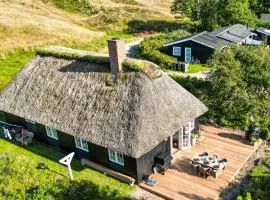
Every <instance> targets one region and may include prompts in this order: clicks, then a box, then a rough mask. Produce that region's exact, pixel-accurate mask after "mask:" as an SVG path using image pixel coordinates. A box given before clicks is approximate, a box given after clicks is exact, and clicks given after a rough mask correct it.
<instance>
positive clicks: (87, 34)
mask: <svg viewBox="0 0 270 200" xmlns="http://www.w3.org/2000/svg"><path fill="white" fill-rule="evenodd" d="M44 2H45V1H41V0H37V1H31V0H11V1H2V2H0V13H1V16H0V30H1V33H0V38H1V44H0V53H3V52H6V51H7V50H10V49H20V48H23V49H26V48H33V47H37V46H42V45H46V44H57V45H61V44H66V43H69V42H73V41H80V42H84V41H89V40H91V39H94V38H96V37H99V36H102V35H104V33H102V32H96V31H91V30H89V29H87V28H84V27H83V26H81V24H82V21H83V20H84V18H83V17H79V16H76V15H72V14H67V13H65V12H64V11H61V10H59V9H57V8H55V7H53V6H52V5H51V4H49V3H46V2H45V3H44Z"/></svg>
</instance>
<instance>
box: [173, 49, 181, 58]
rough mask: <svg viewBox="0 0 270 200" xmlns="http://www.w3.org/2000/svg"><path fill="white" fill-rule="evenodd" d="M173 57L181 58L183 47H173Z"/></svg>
mask: <svg viewBox="0 0 270 200" xmlns="http://www.w3.org/2000/svg"><path fill="white" fill-rule="evenodd" d="M173 55H174V56H181V47H173Z"/></svg>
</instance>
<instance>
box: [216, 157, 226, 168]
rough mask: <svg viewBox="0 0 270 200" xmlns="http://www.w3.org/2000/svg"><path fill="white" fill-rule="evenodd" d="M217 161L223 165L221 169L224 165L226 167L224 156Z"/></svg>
mask: <svg viewBox="0 0 270 200" xmlns="http://www.w3.org/2000/svg"><path fill="white" fill-rule="evenodd" d="M218 162H219V163H220V164H221V165H222V166H223V167H222V169H225V167H226V165H227V163H228V160H227V159H226V158H222V159H221V160H219V161H218Z"/></svg>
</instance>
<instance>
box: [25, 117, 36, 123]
mask: <svg viewBox="0 0 270 200" xmlns="http://www.w3.org/2000/svg"><path fill="white" fill-rule="evenodd" d="M25 121H26V122H27V123H31V124H36V122H34V121H32V120H30V119H26V118H25Z"/></svg>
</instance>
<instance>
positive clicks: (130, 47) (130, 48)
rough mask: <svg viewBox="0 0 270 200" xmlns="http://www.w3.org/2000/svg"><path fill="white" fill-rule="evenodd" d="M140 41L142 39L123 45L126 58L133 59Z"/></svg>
mask: <svg viewBox="0 0 270 200" xmlns="http://www.w3.org/2000/svg"><path fill="white" fill-rule="evenodd" d="M141 41H143V38H138V40H136V41H134V42H131V43H127V44H126V45H125V49H126V54H127V57H129V58H135V54H136V50H137V49H138V47H139V44H140V43H141Z"/></svg>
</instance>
